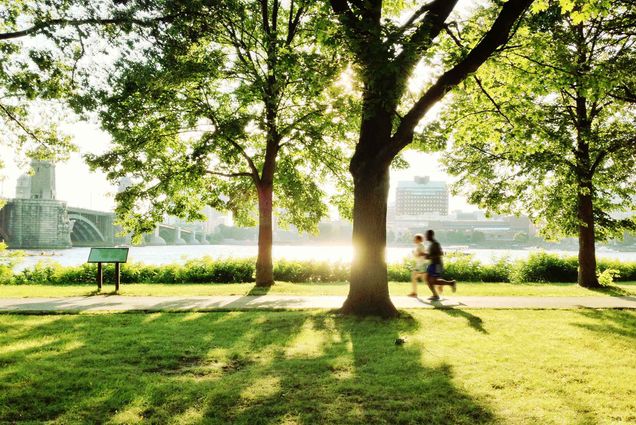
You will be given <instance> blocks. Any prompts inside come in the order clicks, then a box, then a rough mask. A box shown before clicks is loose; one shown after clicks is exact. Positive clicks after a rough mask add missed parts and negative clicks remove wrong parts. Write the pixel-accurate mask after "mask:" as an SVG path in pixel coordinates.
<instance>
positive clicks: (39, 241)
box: [0, 161, 71, 249]
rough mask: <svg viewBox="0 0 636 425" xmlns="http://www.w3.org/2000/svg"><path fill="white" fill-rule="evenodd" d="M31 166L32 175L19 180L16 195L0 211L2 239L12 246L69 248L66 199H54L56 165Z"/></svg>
mask: <svg viewBox="0 0 636 425" xmlns="http://www.w3.org/2000/svg"><path fill="white" fill-rule="evenodd" d="M31 166H32V168H33V175H31V176H28V175H27V176H23V177H21V178H20V179H19V181H18V187H17V188H16V195H17V198H16V199H12V200H9V201H8V202H7V203H6V205H5V206H4V208H2V209H1V210H0V230H2V232H1V233H2V238H3V239H6V242H7V244H8V245H9V247H11V248H22V249H56V248H70V247H71V222H70V221H69V218H68V211H67V209H66V202H62V201H57V200H56V199H55V165H53V164H52V163H50V162H46V161H33V162H32V163H31ZM27 195H28V196H27Z"/></svg>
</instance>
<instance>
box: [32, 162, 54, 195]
mask: <svg viewBox="0 0 636 425" xmlns="http://www.w3.org/2000/svg"><path fill="white" fill-rule="evenodd" d="M31 168H33V177H31V196H30V198H31V199H55V164H54V163H52V162H49V161H38V160H35V159H34V160H33V161H31Z"/></svg>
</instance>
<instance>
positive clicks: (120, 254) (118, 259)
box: [87, 248, 128, 292]
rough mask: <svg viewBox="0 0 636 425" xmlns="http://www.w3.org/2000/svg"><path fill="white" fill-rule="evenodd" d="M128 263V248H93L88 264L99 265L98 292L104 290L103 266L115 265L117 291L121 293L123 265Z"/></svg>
mask: <svg viewBox="0 0 636 425" xmlns="http://www.w3.org/2000/svg"><path fill="white" fill-rule="evenodd" d="M127 261H128V248H91V252H90V254H88V261H87V262H88V263H97V290H98V291H101V290H102V285H103V283H104V269H103V267H102V264H104V263H114V264H115V291H117V292H118V291H119V283H120V282H121V277H120V272H121V264H123V263H125V262H127Z"/></svg>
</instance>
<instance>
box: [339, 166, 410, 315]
mask: <svg viewBox="0 0 636 425" xmlns="http://www.w3.org/2000/svg"><path fill="white" fill-rule="evenodd" d="M352 172H353V171H352ZM353 174H354V176H353V177H354V204H353V247H354V250H355V251H354V257H353V263H352V264H351V278H350V286H349V295H348V297H347V300H346V301H345V303H344V305H343V306H342V308H341V312H342V313H343V314H355V315H374V316H382V317H395V316H397V314H398V311H397V310H396V308H395V307H394V306H393V303H392V302H391V299H390V297H389V286H388V280H387V269H386V260H385V248H386V210H387V196H388V193H389V167H388V165H387V166H385V167H384V168H382V169H378V168H375V167H369V168H366V167H365V168H362V169H361V170H360V171H359V172H357V173H356V172H353Z"/></svg>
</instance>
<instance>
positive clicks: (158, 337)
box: [0, 310, 636, 424]
mask: <svg viewBox="0 0 636 425" xmlns="http://www.w3.org/2000/svg"><path fill="white" fill-rule="evenodd" d="M408 314H410V315H411V316H406V317H404V318H402V319H399V320H394V321H382V320H376V319H356V318H343V317H339V316H335V315H332V314H329V313H325V312H231V313H186V314H181V313H155V314H114V315H113V314H101V315H85V314H84V315H53V316H28V315H0V423H17V422H28V423H41V422H45V421H50V422H52V423H65V424H66V423H126V424H129V423H137V422H144V423H160V424H164V423H211V424H215V423H218V424H226V423H232V424H259V423H283V424H347V423H356V424H358V423H359V424H382V423H387V424H394V423H395V424H401V423H403V424H407V423H413V424H416V423H417V424H424V423H432V424H610V423H636V387H635V386H634V384H635V383H636V368H635V367H634V359H635V358H636V312H633V311H621V310H575V311H574V310H572V311H530V310H516V311H510V310H507V311H496V310H479V311H476V310H473V311H468V310H464V311H462V310H433V311H411V312H410V313H408ZM397 337H404V338H406V343H405V344H404V345H402V346H396V345H395V344H394V340H395V339H396V338H397Z"/></svg>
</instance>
